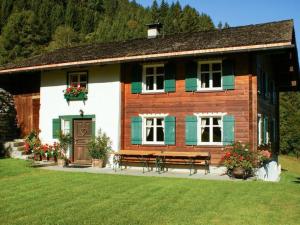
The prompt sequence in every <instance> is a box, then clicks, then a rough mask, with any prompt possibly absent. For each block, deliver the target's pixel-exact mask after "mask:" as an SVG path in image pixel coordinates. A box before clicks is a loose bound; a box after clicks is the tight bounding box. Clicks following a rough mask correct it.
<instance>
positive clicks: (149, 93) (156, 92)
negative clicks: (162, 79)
mask: <svg viewBox="0 0 300 225" xmlns="http://www.w3.org/2000/svg"><path fill="white" fill-rule="evenodd" d="M141 94H142V95H154V94H166V92H165V91H164V90H163V91H143V92H141Z"/></svg>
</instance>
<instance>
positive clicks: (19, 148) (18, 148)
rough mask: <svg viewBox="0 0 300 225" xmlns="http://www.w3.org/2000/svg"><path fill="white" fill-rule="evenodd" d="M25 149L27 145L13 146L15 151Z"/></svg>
mask: <svg viewBox="0 0 300 225" xmlns="http://www.w3.org/2000/svg"><path fill="white" fill-rule="evenodd" d="M24 150H25V146H18V147H14V148H13V151H19V152H23V151H24Z"/></svg>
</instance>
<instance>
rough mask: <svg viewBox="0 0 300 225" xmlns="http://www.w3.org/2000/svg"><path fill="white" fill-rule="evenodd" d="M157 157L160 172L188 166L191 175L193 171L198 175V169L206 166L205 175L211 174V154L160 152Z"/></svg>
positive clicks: (156, 154)
mask: <svg viewBox="0 0 300 225" xmlns="http://www.w3.org/2000/svg"><path fill="white" fill-rule="evenodd" d="M154 155H155V156H156V157H157V162H158V167H159V171H164V169H166V170H167V171H168V168H169V166H172V165H175V166H176V165H188V166H189V167H190V175H191V174H192V170H194V173H197V167H199V166H204V168H205V174H207V173H209V165H210V159H211V155H210V153H209V152H160V153H155V154H154Z"/></svg>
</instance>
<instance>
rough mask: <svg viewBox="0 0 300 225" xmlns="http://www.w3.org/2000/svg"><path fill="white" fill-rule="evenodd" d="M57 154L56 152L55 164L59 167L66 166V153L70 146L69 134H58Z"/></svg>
mask: <svg viewBox="0 0 300 225" xmlns="http://www.w3.org/2000/svg"><path fill="white" fill-rule="evenodd" d="M58 140H59V152H58V160H57V164H58V165H59V166H62V167H63V166H68V164H69V159H68V157H67V151H68V149H69V146H70V144H71V143H72V137H71V135H70V134H63V133H62V132H60V133H59V137H58Z"/></svg>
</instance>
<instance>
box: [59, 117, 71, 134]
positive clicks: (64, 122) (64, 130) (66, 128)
mask: <svg viewBox="0 0 300 225" xmlns="http://www.w3.org/2000/svg"><path fill="white" fill-rule="evenodd" d="M67 124H69V125H68V126H67ZM61 131H62V133H63V134H71V121H70V120H64V119H61Z"/></svg>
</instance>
